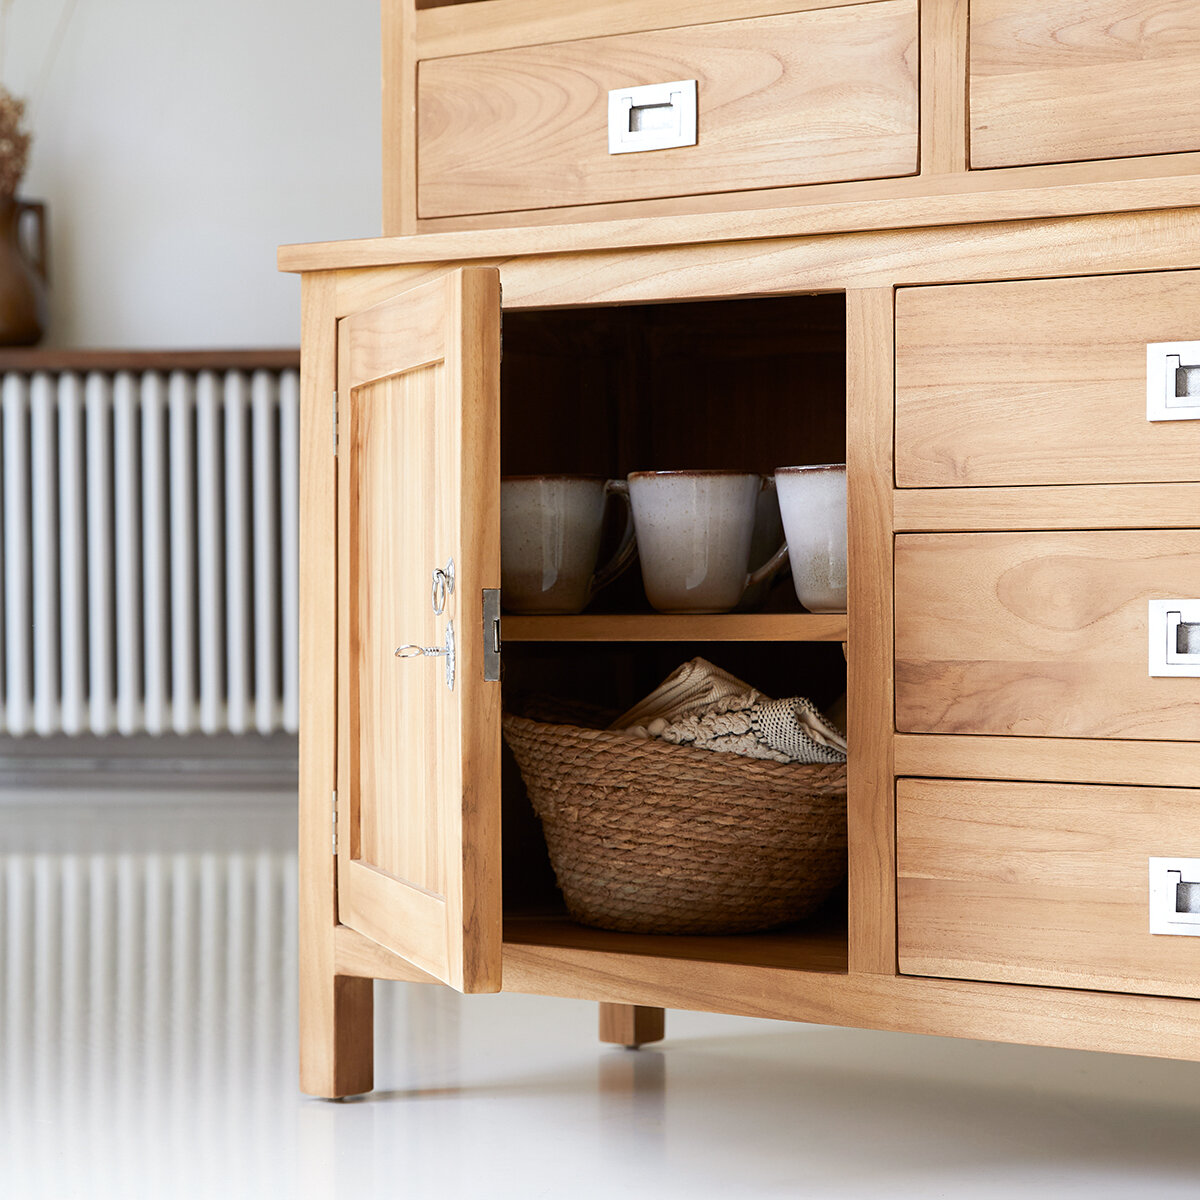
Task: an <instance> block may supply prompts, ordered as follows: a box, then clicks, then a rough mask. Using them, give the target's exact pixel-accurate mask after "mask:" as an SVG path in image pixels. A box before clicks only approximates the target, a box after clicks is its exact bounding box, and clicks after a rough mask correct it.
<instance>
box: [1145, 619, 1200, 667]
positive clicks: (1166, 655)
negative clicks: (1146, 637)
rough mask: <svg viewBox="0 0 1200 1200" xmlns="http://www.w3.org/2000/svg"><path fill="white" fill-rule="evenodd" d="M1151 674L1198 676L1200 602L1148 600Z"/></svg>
mask: <svg viewBox="0 0 1200 1200" xmlns="http://www.w3.org/2000/svg"><path fill="white" fill-rule="evenodd" d="M1149 628H1150V643H1149V651H1150V674H1151V675H1155V676H1157V675H1189V676H1200V600H1151V601H1150V614H1149Z"/></svg>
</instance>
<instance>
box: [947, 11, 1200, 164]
mask: <svg viewBox="0 0 1200 1200" xmlns="http://www.w3.org/2000/svg"><path fill="white" fill-rule="evenodd" d="M970 41H971V49H970V61H971V67H970V97H971V118H970V119H971V166H972V167H1009V166H1018V165H1022V164H1025V163H1053V162H1076V161H1080V160H1083V159H1095V158H1126V157H1128V156H1130V155H1138V154H1170V153H1174V152H1177V151H1181V150H1196V149H1200V123H1198V122H1197V120H1196V92H1197V89H1198V88H1200V5H1198V4H1196V2H1195V0H971V32H970Z"/></svg>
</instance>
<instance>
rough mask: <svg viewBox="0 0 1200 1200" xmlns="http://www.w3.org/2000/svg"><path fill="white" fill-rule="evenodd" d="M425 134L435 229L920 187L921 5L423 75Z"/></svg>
mask: <svg viewBox="0 0 1200 1200" xmlns="http://www.w3.org/2000/svg"><path fill="white" fill-rule="evenodd" d="M692 81H695V88H694V95H695V104H696V116H695V144H693V145H674V146H673V147H670V148H666V149H648V150H645V151H642V152H630V151H629V147H631V146H634V145H637V144H639V142H640V143H641V144H650V145H653V144H654V143H655V141H656V139H657V140H658V143H659V144H660V145H661V143H662V141H668V142H669V141H673V140H674V141H679V140H680V139H681V138H683V139H686V138H687V137H688V134H689V118H688V116H687V114H686V111H685V110H686V105H687V103H688V101H689V98H690V94H691V92H692V89H691V88H690V84H691V82H692ZM659 84H673V85H679V84H682V85H684V86H683V87H682V88H680V87H678V86H676V87H673V88H671V89H667V91H666V92H665V94H663V95H661V96H659V95H653V94H650V95H639V94H637V93H634V95H633V96H632V97H628V96H627V93H629V92H630V91H631V90H632V89H635V88H649V87H652V86H653V85H659ZM610 93H613V96H612V99H611V102H610ZM610 110H611V112H612V119H611V124H612V127H613V128H614V129H616V128H617V127H620V128H619V132H620V134H621V138H622V141H621V145H622V149H621V150H619V151H618V152H615V153H610ZM417 122H418V132H417V141H418V155H417V160H418V167H417V181H418V214H419V215H420V216H421V217H424V218H429V217H446V216H461V215H467V214H472V213H493V212H497V213H498V212H513V211H519V210H524V209H545V208H556V207H561V206H565V205H578V204H598V203H603V202H606V201H619V200H643V199H650V198H654V197H665V196H690V195H697V194H700V193H704V192H728V191H740V190H744V189H749V188H772V187H784V186H787V185H791V184H804V183H818V182H832V181H837V180H852V179H874V178H881V177H885V176H894V175H908V174H913V173H915V172H916V170H917V152H918V149H917V140H918V139H917V5H916V0H875V2H874V3H870V4H857V5H851V6H848V7H845V8H826V9H819V10H816V11H811V12H797V13H789V14H786V15H783V16H772V17H760V18H756V19H750V20H743V21H725V22H719V23H715V24H711V25H695V26H690V27H686V28H682V29H665V30H658V31H654V32H649V33H637V34H628V35H622V36H619V37H605V38H591V39H587V40H584V41H574V42H560V43H558V44H556V45H544V46H530V47H521V48H518V49H508V50H495V51H487V52H483V53H479V54H468V55H461V56H457V57H451V58H438V59H427V60H425V61H422V62H421V63H420V64H419V67H418V76H417ZM631 135H632V136H631ZM677 135H679V136H677Z"/></svg>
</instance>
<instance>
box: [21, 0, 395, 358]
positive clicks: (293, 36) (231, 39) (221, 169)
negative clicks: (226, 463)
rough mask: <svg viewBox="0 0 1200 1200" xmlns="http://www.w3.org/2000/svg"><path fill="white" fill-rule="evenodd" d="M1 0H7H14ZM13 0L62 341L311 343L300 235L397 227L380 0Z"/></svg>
mask: <svg viewBox="0 0 1200 1200" xmlns="http://www.w3.org/2000/svg"><path fill="white" fill-rule="evenodd" d="M0 2H2V0H0ZM70 2H71V0H13V7H12V9H11V13H10V18H9V23H8V37H7V47H6V49H5V54H4V62H3V64H2V65H0V80H2V81H3V82H4V83H5V85H6V86H8V87H9V88H10V90H12V91H14V92H15V93H16V94H17V95H26V96H28V95H29V94H30V92H32V93H33V95H32V110H31V112H30V113H29V114H28V115H29V122H28V123H29V125H30V127H31V129H32V132H33V135H34V146H33V154H32V159H31V163H30V168H29V171H28V174H27V176H26V179H25V183H24V185H23V187H22V189H21V194H23V195H24V196H26V197H28V198H31V199H34V198H36V199H43V200H45V201H46V202H47V203H48V206H49V209H50V227H51V271H52V292H51V305H52V311H51V329H50V331H49V335H48V337H47V338H46V340H45V342H44V344H45V345H54V346H114V347H181V348H183V347H203V346H227V347H228V346H274V345H292V344H295V343H297V342H298V340H299V295H300V290H299V285H298V282H297V281H296V279H295V277H294V276H291V275H286V276H281V275H279V274H278V273H277V272H276V270H275V249H276V246H277V245H278V244H279V243H281V242H297V241H324V240H329V239H336V238H349V237H372V236H375V235H377V234H378V233H379V228H380V216H379V213H380V191H381V183H380V116H379V0H78V2H77V4H76V7H75V11H74V13H73V17H72V20H71V23H70V24H69V26H68V28H67V33H66V37H65V39H64V41H63V43H62V49H61V53H60V54H59V55H58V57H57V59H56V61H55V62H54V64H53V68H52V70H51V71H50V73H49V74H48V76H46V85H45V86H44V87H42V88H39V86H38V83H39V78H40V77H41V76H42V71H43V66H44V63H45V59H46V54H47V50H48V47H49V46H50V44H51V42H52V34H53V30H54V27H55V26H56V24H57V23H58V20H59V17H60V14H61V13H62V12H63V11H64V7H65V6H66V5H68V4H70Z"/></svg>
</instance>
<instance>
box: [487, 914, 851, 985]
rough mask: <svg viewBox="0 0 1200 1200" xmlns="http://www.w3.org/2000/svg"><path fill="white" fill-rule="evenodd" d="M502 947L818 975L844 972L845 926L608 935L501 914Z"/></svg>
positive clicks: (566, 921)
mask: <svg viewBox="0 0 1200 1200" xmlns="http://www.w3.org/2000/svg"><path fill="white" fill-rule="evenodd" d="M504 943H505V946H506V947H507V946H510V945H511V946H537V947H539V948H541V949H543V950H554V949H559V950H563V951H569V952H574V951H578V950H590V951H600V952H606V953H610V954H622V955H635V956H638V957H643V958H656V959H674V960H682V961H685V962H707V963H726V964H747V965H754V966H760V967H777V968H783V969H790V970H796V971H811V972H817V973H821V974H832V975H844V974H845V973H846V960H847V955H846V929H845V925H844V923H843V924H841V925H840V926H838V925H834V924H832V923H831V922H830V921H829V920H828V919H827V918H824V917H822V918H820V919H818V921H816V922H814V923H812V924H802V925H795V926H788V927H786V928H784V929H777V930H772V931H770V932H768V933H744V934H738V935H733V936H727V937H708V936H681V935H676V934H647V933H610V932H609V931H607V930H604V929H590V928H588V927H587V926H586V925H579V924H577V923H576V922H574V921H572V920H571V919H570V918H569V917H566V916H557V915H555V916H524V915H522V916H511V915H509V916H506V917H505V919H504Z"/></svg>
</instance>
